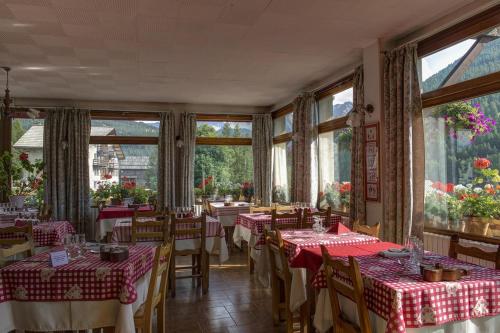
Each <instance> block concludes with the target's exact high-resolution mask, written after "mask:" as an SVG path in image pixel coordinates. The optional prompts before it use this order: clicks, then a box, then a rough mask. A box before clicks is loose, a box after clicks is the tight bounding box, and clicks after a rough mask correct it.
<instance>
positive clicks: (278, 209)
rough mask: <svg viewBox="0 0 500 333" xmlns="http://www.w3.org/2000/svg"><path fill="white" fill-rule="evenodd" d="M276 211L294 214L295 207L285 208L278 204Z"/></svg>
mask: <svg viewBox="0 0 500 333" xmlns="http://www.w3.org/2000/svg"><path fill="white" fill-rule="evenodd" d="M275 209H276V211H278V212H288V213H293V212H294V211H295V207H293V206H283V205H278V204H277V205H276V206H275Z"/></svg>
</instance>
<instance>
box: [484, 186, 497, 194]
mask: <svg viewBox="0 0 500 333" xmlns="http://www.w3.org/2000/svg"><path fill="white" fill-rule="evenodd" d="M484 191H485V192H486V193H488V194H495V192H496V191H495V188H494V187H493V185H491V184H486V185H484Z"/></svg>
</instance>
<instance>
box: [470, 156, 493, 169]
mask: <svg viewBox="0 0 500 333" xmlns="http://www.w3.org/2000/svg"><path fill="white" fill-rule="evenodd" d="M490 166H491V161H490V160H489V159H487V158H476V159H474V168H476V169H487V168H489V167H490Z"/></svg>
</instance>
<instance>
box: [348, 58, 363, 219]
mask: <svg viewBox="0 0 500 333" xmlns="http://www.w3.org/2000/svg"><path fill="white" fill-rule="evenodd" d="M353 87H354V91H353V102H354V103H353V104H354V108H355V109H354V110H353V111H354V112H358V113H359V115H360V126H359V127H354V128H353V129H352V141H351V186H352V187H351V197H350V215H351V221H354V220H360V221H363V220H364V219H365V213H366V201H365V135H364V134H365V130H364V127H365V110H364V105H365V93H364V82H363V66H359V67H358V68H356V71H355V72H354V78H353Z"/></svg>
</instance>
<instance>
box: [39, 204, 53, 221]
mask: <svg viewBox="0 0 500 333" xmlns="http://www.w3.org/2000/svg"><path fill="white" fill-rule="evenodd" d="M51 217H52V207H51V206H50V205H48V204H46V203H43V204H41V205H40V207H39V209H38V219H39V220H40V221H41V222H47V221H49V220H50V218H51Z"/></svg>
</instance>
